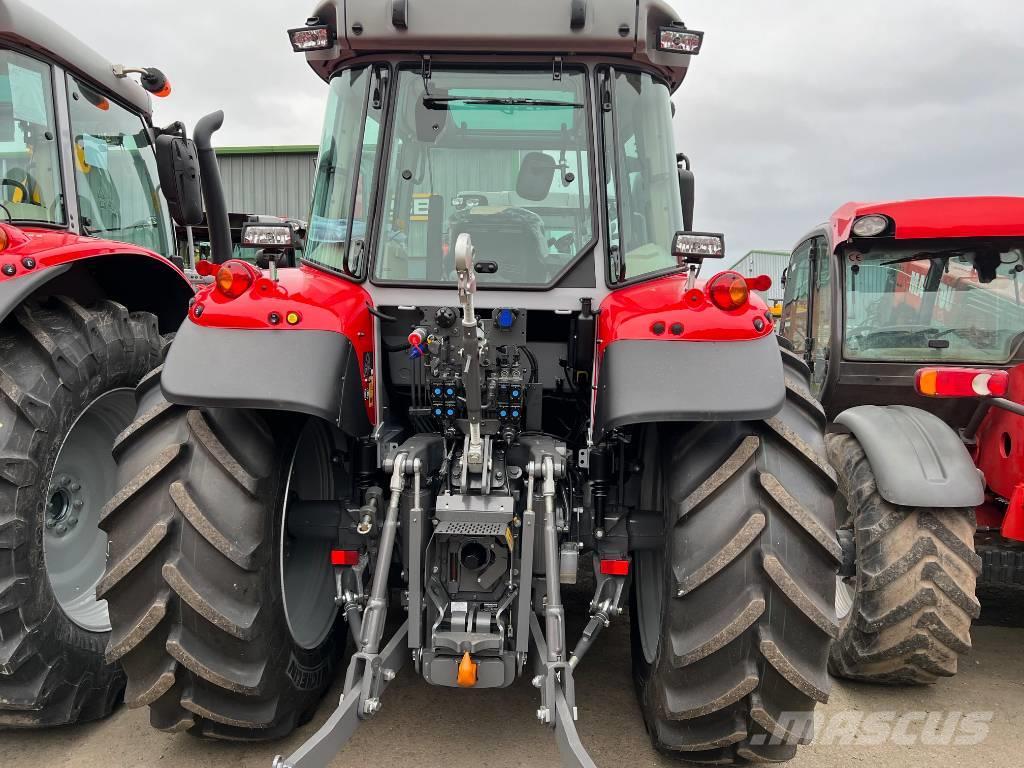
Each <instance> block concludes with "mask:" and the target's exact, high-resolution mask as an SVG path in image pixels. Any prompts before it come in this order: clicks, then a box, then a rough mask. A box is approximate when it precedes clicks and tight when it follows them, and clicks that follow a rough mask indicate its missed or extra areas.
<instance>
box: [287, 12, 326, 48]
mask: <svg viewBox="0 0 1024 768" xmlns="http://www.w3.org/2000/svg"><path fill="white" fill-rule="evenodd" d="M288 39H289V40H291V43H292V50H293V51H295V52H296V53H302V52H304V51H322V50H325V49H327V48H330V47H331V46H332V45H334V32H333V31H332V30H331V28H330V27H329V26H327V25H326V24H321V23H320V19H309V21H307V22H306V26H304V27H299V28H297V29H289V30H288Z"/></svg>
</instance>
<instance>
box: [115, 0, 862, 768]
mask: <svg viewBox="0 0 1024 768" xmlns="http://www.w3.org/2000/svg"><path fill="white" fill-rule="evenodd" d="M290 37H291V42H292V46H293V47H294V49H295V50H296V51H298V52H302V53H304V54H305V56H306V58H307V61H308V62H309V65H310V66H311V68H312V69H313V70H314V72H315V73H316V74H317V75H318V76H319V77H320V78H322V79H323V80H324V81H325V83H327V93H328V102H327V116H326V121H325V123H324V130H323V138H322V141H321V145H320V153H319V159H318V165H317V172H316V181H315V184H314V191H313V199H312V206H311V215H310V217H309V230H308V235H307V239H306V244H305V245H306V247H305V249H304V252H303V254H302V258H301V263H300V264H299V265H298V266H294V267H292V266H287V265H286V264H283V263H282V262H281V261H280V260H279V259H277V258H274V259H272V260H270V259H269V258H268V259H267V262H268V263H267V266H266V268H261V267H260V266H258V265H255V264H251V263H248V262H246V261H244V260H240V259H228V260H226V261H224V262H223V263H221V264H209V263H204V262H201V263H200V265H201V266H202V267H203V270H205V271H206V272H207V273H208V274H211V275H213V276H214V277H215V280H214V282H213V284H211V285H209V286H205V287H203V288H201V289H200V290H199V291H198V293H197V296H196V300H195V302H194V304H193V305H192V307H191V310H190V312H189V317H188V320H187V321H186V322H185V323H183V324H182V327H181V329H180V331H179V332H178V334H177V335H176V337H175V340H174V343H173V344H172V345H171V348H170V351H169V353H168V356H167V359H166V362H165V364H164V366H163V368H162V371H161V373H160V374H159V375H154V376H151V377H148V378H147V379H145V380H144V381H143V382H142V383H141V384H140V385H139V387H138V389H137V391H136V396H137V410H136V420H135V422H134V423H133V424H132V426H131V427H129V428H128V429H126V430H125V431H124V432H123V433H122V434H121V436H120V437H119V438H118V440H117V443H116V445H115V449H114V454H115V458H116V460H117V464H118V486H119V490H118V491H117V493H116V494H113V498H112V499H111V500H110V502H109V503H108V504H107V506H106V508H105V510H104V513H103V519H102V522H101V525H102V527H103V529H104V530H105V531H106V532H107V533H108V534H109V536H110V557H109V561H108V564H107V572H106V574H105V576H104V577H103V579H102V581H101V582H100V584H99V585H98V588H97V589H98V593H99V595H100V596H101V597H102V598H104V599H105V600H107V602H108V604H109V605H110V615H111V622H112V625H113V631H112V634H111V637H110V641H109V643H108V646H107V656H108V658H109V659H111V660H119V661H120V662H121V663H122V664H123V665H124V668H125V671H126V673H127V676H128V687H127V690H126V700H127V702H128V704H129V705H130V706H148V707H149V709H150V720H151V722H152V724H153V725H154V726H156V727H158V728H161V729H164V730H170V731H183V730H187V731H189V732H191V733H194V734H198V735H202V736H207V737H213V738H220V739H226V740H246V739H249V740H254V739H271V738H276V737H280V736H283V735H285V734H287V733H290V732H291V731H292V730H293V729H294V728H295V727H296V725H297V724H299V723H301V722H302V721H303V719H304V718H308V717H309V715H310V713H311V711H312V710H313V708H314V707H315V706H316V705H317V703H318V700H319V698H320V696H321V695H322V694H323V692H324V691H325V689H326V688H327V686H328V685H329V683H330V681H331V679H332V677H333V675H334V672H335V670H336V669H337V665H338V662H339V658H340V657H341V651H342V649H344V648H345V647H346V645H348V644H349V643H351V645H352V647H354V652H353V653H352V654H351V656H350V659H349V660H348V667H347V672H346V676H345V687H344V691H345V692H344V696H343V698H342V700H341V702H340V704H339V705H338V708H337V709H336V711H334V712H333V714H331V716H330V717H329V718H328V720H327V722H326V723H325V724H324V725H323V727H322V728H321V729H320V730H319V731H318V732H317V733H316V734H315V735H313V737H312V738H311V739H310V740H309V741H308V742H307V743H306V744H304V745H303V746H302V747H300V748H299V749H298V750H297V751H296V752H295V753H294V754H292V755H291V756H289V757H287V758H282V759H279V760H278V761H277V763H276V764H277V765H278V766H279V768H281V767H283V766H288V767H290V768H315V767H319V768H324V766H326V765H327V764H328V763H329V762H330V761H331V759H332V758H333V755H334V753H335V752H336V750H337V749H339V748H340V747H341V746H343V745H344V744H345V743H346V741H347V740H348V739H349V737H350V736H351V735H352V733H353V731H354V730H355V728H356V727H357V726H358V724H359V723H360V721H362V720H365V719H367V718H369V717H372V716H373V715H374V714H376V713H377V712H378V711H379V710H380V709H381V707H382V706H385V705H386V704H385V702H386V701H387V698H386V695H385V689H386V688H387V686H388V684H389V683H390V682H391V681H392V680H393V679H394V677H395V675H396V674H397V673H398V672H399V670H400V669H401V668H402V667H403V665H409V666H411V667H412V668H414V670H415V674H416V675H417V676H419V677H422V679H423V680H424V682H425V683H427V684H430V685H435V686H445V687H451V688H456V689H471V688H476V689H501V688H505V687H508V686H510V685H512V684H513V683H514V682H515V681H516V680H517V679H519V678H522V677H526V678H527V679H529V680H531V681H532V682H533V684H534V685H535V686H536V687H537V689H538V696H539V699H540V706H539V708H538V710H537V719H538V720H539V721H540V722H541V723H542V724H543V725H544V726H545V727H547V728H549V729H551V731H552V732H553V733H554V734H555V736H556V738H557V739H558V744H559V748H560V753H561V755H562V759H563V762H564V763H565V765H572V766H592V765H593V761H592V759H591V758H590V757H589V756H588V754H587V753H586V750H585V749H584V748H583V746H582V744H581V743H580V739H579V737H578V734H577V732H576V726H575V721H576V717H577V707H576V700H577V699H576V690H577V689H576V688H575V684H574V680H575V679H576V675H579V674H585V673H587V670H588V666H587V663H588V656H587V653H588V649H590V648H591V647H592V645H593V643H594V642H595V641H596V639H597V637H598V634H599V633H600V632H601V631H602V630H603V628H604V627H606V626H608V624H609V623H610V622H612V621H614V620H617V619H618V618H619V617H620V616H622V614H623V613H624V612H625V608H626V605H627V601H629V605H630V609H629V617H630V623H631V631H632V662H633V671H634V678H635V681H636V687H637V692H638V697H639V700H640V706H641V708H642V710H643V714H644V717H645V720H646V723H647V727H648V730H649V733H650V736H651V739H652V741H653V743H654V745H655V746H656V747H657V748H658V749H661V750H665V751H668V752H671V753H673V754H676V755H677V756H679V757H680V758H684V759H688V760H698V761H704V762H713V763H719V764H721V763H730V762H731V763H743V762H749V761H755V762H756V761H779V760H785V759H788V758H789V757H791V756H792V755H793V754H794V753H795V751H796V748H797V745H798V744H802V743H807V742H808V741H809V740H810V738H811V736H812V731H813V727H812V726H813V709H814V706H815V704H816V703H817V702H822V701H825V700H826V699H827V697H828V691H829V686H830V681H829V676H828V673H827V667H826V664H827V657H828V647H829V643H830V641H831V639H832V637H833V636H834V635H835V632H836V621H835V615H834V595H833V592H834V589H835V574H836V570H837V566H838V564H839V562H840V561H841V560H842V550H841V548H840V546H839V544H838V542H837V540H836V531H835V525H834V520H833V507H832V498H833V494H834V490H835V477H834V472H833V470H832V468H831V467H830V466H829V464H828V460H827V457H826V454H825V446H824V427H825V418H824V413H823V411H822V409H821V406H820V405H819V404H818V403H817V401H816V400H815V399H814V398H813V397H812V395H811V394H810V392H809V390H808V386H809V383H808V378H807V377H808V372H807V368H806V366H805V365H804V363H803V362H802V361H801V360H800V359H799V358H798V357H796V356H795V355H793V354H792V353H790V352H787V351H784V350H780V346H779V342H778V339H777V337H776V335H775V333H774V321H773V319H772V317H771V314H770V313H769V312H768V311H767V308H766V307H765V305H764V303H763V302H762V301H761V300H760V299H759V298H758V297H756V296H755V295H753V293H752V290H751V289H752V285H751V282H748V280H747V279H745V278H744V277H743V276H741V275H739V274H737V273H736V272H733V271H729V270H726V271H723V272H721V273H719V274H715V275H712V276H710V277H708V278H707V279H700V280H698V275H697V272H698V269H699V267H700V264H701V262H702V261H703V260H704V259H715V258H720V257H722V255H723V243H722V237H721V236H720V235H714V234H702V233H698V232H694V231H693V226H692V211H693V208H692V193H693V184H692V182H693V177H692V175H691V174H690V173H689V171H688V169H687V168H686V167H685V164H684V163H683V160H682V159H680V158H678V157H677V154H676V148H675V146H674V139H673V127H672V113H673V108H672V102H671V94H672V93H673V92H674V91H675V89H676V88H678V87H679V86H680V85H681V84H682V82H683V79H684V77H685V76H686V74H687V72H688V70H689V66H690V63H691V59H692V56H693V54H696V53H697V52H698V51H699V49H700V45H701V41H702V38H703V34H702V33H700V32H695V31H693V30H689V29H687V28H686V26H685V25H684V24H682V22H680V21H679V19H678V17H677V16H676V14H675V12H674V11H673V9H672V8H671V7H670V6H669V5H668V4H667V3H665V2H662V1H661V0H519V2H516V3H497V2H492V3H479V2H473V1H471V0H433V2H430V3H417V2H408V0H395V1H394V2H391V3H381V2H380V0H328V1H326V2H321V3H319V5H318V6H317V8H316V9H315V11H314V12H313V14H312V16H311V17H310V18H309V19H308V20H307V22H306V23H305V24H304V25H302V26H300V27H298V28H296V29H293V30H291V31H290ZM203 178H204V182H205V181H206V180H207V173H206V169H205V168H204V169H203ZM470 190H472V191H470ZM207 202H208V204H209V207H211V208H212V207H217V206H215V205H214V203H215V201H214V200H212V199H210V194H209V192H207ZM208 220H209V223H210V226H211V234H212V235H214V242H213V253H214V256H215V258H216V259H225V258H227V257H228V256H229V255H230V248H231V244H230V237H229V236H228V234H227V233H228V232H229V224H228V221H227V217H226V216H216V215H215V216H210V217H209V219H208ZM218 233H222V235H223V236H221V237H218V236H217V234H218ZM291 237H292V233H291V231H290V230H289V229H288V227H287V226H282V225H277V226H275V225H272V224H269V223H252V224H250V225H249V226H248V227H246V230H245V231H244V232H243V235H242V238H243V240H245V241H247V242H250V243H255V244H262V245H263V246H264V249H265V250H268V249H270V250H272V249H273V248H275V247H276V248H280V247H286V246H287V245H288V244H289V243H290V242H291ZM753 284H754V287H761V288H763V286H764V283H763V281H761V280H760V279H755V280H753ZM581 555H583V556H582V557H581ZM591 563H592V568H593V574H594V595H593V600H592V601H591V603H590V606H589V608H588V609H585V610H586V612H585V614H584V615H582V616H581V617H580V618H582V620H583V623H584V624H585V628H584V629H583V631H582V633H581V634H580V635H579V637H578V639H577V640H575V641H573V639H572V637H570V636H569V632H568V631H567V622H566V613H567V611H571V610H572V608H573V607H572V605H571V604H568V605H567V604H565V603H563V600H562V585H563V584H566V583H574V582H575V581H576V580H577V577H578V574H579V571H580V569H581V567H583V566H584V564H586V565H587V566H590V565H591ZM581 613H583V612H582V611H581ZM389 627H391V628H392V630H393V631H392V630H388V628H389ZM623 663H628V662H627V661H626V660H625V659H624V660H623ZM594 672H595V673H596V674H600V670H594ZM493 695H500V691H499V690H494V691H493ZM527 726H528V724H527V723H511V722H510V723H509V725H508V727H509V728H516V727H518V728H523V729H524V738H525V737H526V735H527V733H528V732H527V731H525V728H526V727H527ZM425 727H428V726H425ZM486 736H487V735H486V734H477V737H479V738H483V739H485V740H486ZM514 759H515V758H510V760H513V761H514ZM504 762H508V760H505V761H504Z"/></svg>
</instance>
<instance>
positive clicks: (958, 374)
mask: <svg viewBox="0 0 1024 768" xmlns="http://www.w3.org/2000/svg"><path fill="white" fill-rule="evenodd" d="M914 386H915V387H916V388H917V391H918V392H920V393H921V394H922V395H925V396H926V397H1003V396H1004V395H1006V392H1007V390H1008V389H1009V386H1010V374H1009V373H1008V372H1006V371H988V370H984V369H980V368H921V369H920V370H919V371H918V372H917V375H916V376H915V377H914Z"/></svg>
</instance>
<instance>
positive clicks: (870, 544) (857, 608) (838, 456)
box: [828, 434, 981, 685]
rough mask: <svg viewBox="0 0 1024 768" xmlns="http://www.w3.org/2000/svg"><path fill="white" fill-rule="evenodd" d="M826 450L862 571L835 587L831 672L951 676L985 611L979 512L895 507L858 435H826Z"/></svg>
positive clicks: (902, 680)
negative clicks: (980, 589)
mask: <svg viewBox="0 0 1024 768" xmlns="http://www.w3.org/2000/svg"><path fill="white" fill-rule="evenodd" d="M828 452H829V458H830V459H831V461H832V464H833V466H835V468H836V470H837V471H838V474H839V490H840V496H841V497H842V498H844V499H845V500H846V505H847V519H846V520H845V521H843V522H842V526H843V527H846V528H852V529H853V531H854V538H855V541H856V545H857V568H856V571H857V573H856V576H855V577H851V578H848V579H841V580H840V581H839V582H838V584H837V590H836V612H837V614H838V616H839V619H840V627H839V636H838V638H837V639H836V642H835V644H834V645H833V646H832V654H831V659H830V664H829V666H830V669H831V671H832V674H834V675H836V676H837V677H846V678H850V679H853V680H863V681H867V682H873V683H884V684H890V685H905V684H910V685H920V684H928V683H934V682H935V681H936V680H937V679H938V678H940V677H950V676H952V675H955V674H956V671H957V662H958V659H959V658H960V656H962V655H963V654H965V653H967V652H968V651H969V650H970V648H971V621H972V619H976V618H977V617H978V615H979V613H980V611H981V606H980V604H979V603H978V600H977V598H976V597H975V584H976V581H977V577H978V575H979V574H980V573H981V558H980V557H978V555H977V554H976V553H975V551H974V531H975V527H976V525H975V518H974V511H973V510H971V509H927V508H921V507H900V506H897V505H895V504H890V503H889V502H887V501H885V499H883V498H882V497H881V496H880V495H879V493H878V489H877V487H876V485H875V476H874V473H873V472H872V471H871V465H870V464H869V463H868V459H867V456H866V455H865V454H864V449H863V448H862V447H861V445H860V443H859V442H858V441H857V438H855V437H853V436H852V435H845V434H844V435H829V437H828Z"/></svg>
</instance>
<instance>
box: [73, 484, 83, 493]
mask: <svg viewBox="0 0 1024 768" xmlns="http://www.w3.org/2000/svg"><path fill="white" fill-rule="evenodd" d="M71 490H72V491H73V492H75V493H78V492H79V491H80V490H82V484H81V483H72V484H71Z"/></svg>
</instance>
